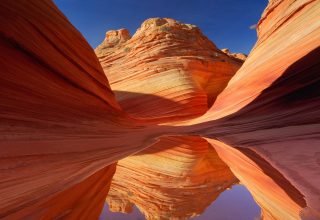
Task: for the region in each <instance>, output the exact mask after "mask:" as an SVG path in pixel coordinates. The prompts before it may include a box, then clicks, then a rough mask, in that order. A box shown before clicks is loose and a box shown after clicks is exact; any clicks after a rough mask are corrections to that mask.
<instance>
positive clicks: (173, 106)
mask: <svg viewBox="0 0 320 220" xmlns="http://www.w3.org/2000/svg"><path fill="white" fill-rule="evenodd" d="M110 36H112V37H110ZM95 52H96V54H97V56H98V58H99V60H100V62H101V65H102V67H103V69H104V71H105V73H106V75H107V77H108V79H109V81H110V85H111V87H112V90H113V91H114V92H115V95H116V97H117V100H118V101H119V104H120V106H121V107H122V108H123V109H124V110H125V111H127V112H128V113H130V114H131V115H132V116H134V117H135V118H143V119H148V120H153V121H159V122H170V121H174V120H181V119H188V118H194V117H196V116H199V115H201V114H203V113H205V112H206V111H207V110H208V107H210V106H211V105H212V103H213V102H214V100H215V99H216V97H217V95H218V94H219V93H220V92H221V91H222V90H223V89H224V87H225V86H226V85H227V83H228V81H229V80H230V78H231V77H232V76H233V75H234V74H235V72H236V71H237V70H238V69H239V67H240V66H241V64H242V62H243V61H242V60H240V59H236V58H234V57H233V56H229V55H228V54H225V53H223V52H221V51H220V50H219V49H218V48H217V47H216V46H215V45H214V44H213V43H212V42H211V41H210V40H209V39H208V38H207V37H205V36H204V35H203V34H202V33H201V31H200V29H199V28H197V27H196V26H194V25H190V24H182V23H179V22H178V21H175V20H173V19H169V18H151V19H148V20H146V21H144V22H143V23H142V25H141V27H140V28H139V29H138V30H137V32H136V33H135V34H134V35H133V37H132V38H130V37H129V33H128V31H127V30H124V29H121V30H117V31H108V32H107V34H106V38H105V40H104V41H103V42H102V43H101V45H99V46H98V47H97V48H96V50H95ZM159 106H161V107H159Z"/></svg>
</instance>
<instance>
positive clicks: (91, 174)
mask: <svg viewBox="0 0 320 220" xmlns="http://www.w3.org/2000/svg"><path fill="white" fill-rule="evenodd" d="M257 30H258V35H259V39H258V42H257V44H256V45H255V47H254V49H253V50H252V52H251V53H250V55H249V57H248V58H247V59H246V61H245V63H244V65H243V66H242V67H241V69H239V70H238V72H237V73H236V74H235V75H234V76H233V77H232V75H233V74H234V72H235V71H236V70H237V68H239V66H240V65H241V63H239V61H237V60H235V59H234V58H232V57H230V56H228V55H226V54H224V53H222V52H220V51H219V50H218V49H217V48H216V47H215V46H214V45H213V44H212V43H211V42H210V41H208V40H207V39H206V38H205V37H204V36H203V35H202V34H201V32H200V31H199V29H197V28H196V27H194V26H192V25H185V24H180V23H178V22H176V21H174V20H171V19H151V20H147V21H146V22H145V23H144V24H143V25H142V27H141V28H140V29H139V30H138V31H137V33H136V34H135V35H134V36H133V37H132V38H130V36H129V33H128V32H127V31H126V30H118V31H111V32H108V33H107V35H106V40H105V42H104V43H103V45H102V46H101V47H99V48H98V49H97V50H96V53H97V54H98V56H99V59H100V62H101V63H102V65H103V68H104V70H105V71H106V75H107V76H108V77H109V78H110V82H111V88H112V89H115V90H117V91H116V98H117V100H119V102H120V104H118V103H117V101H116V98H115V96H114V95H113V92H112V91H111V89H110V86H109V83H108V80H107V77H106V75H105V74H104V72H103V69H102V68H101V66H100V64H99V60H98V59H97V57H96V56H95V54H94V51H93V50H92V49H91V48H90V46H89V45H88V44H87V43H86V41H85V39H84V38H83V37H82V36H81V35H80V33H79V32H78V31H77V30H76V29H75V28H74V27H73V26H72V25H71V24H70V23H69V22H68V20H67V19H66V18H65V17H64V16H63V15H62V13H61V12H60V11H59V10H58V9H57V8H56V7H55V6H54V4H53V3H52V2H50V1H23V0H15V1H11V0H2V1H0V47H1V50H0V65H1V66H0V67H1V68H0V71H1V72H0V100H1V101H0V121H1V123H0V131H1V135H0V147H1V150H0V195H1V196H0V197H1V199H0V218H2V219H10V220H11V219H55V218H69V219H79V216H84V217H85V218H86V219H96V218H97V216H98V213H99V210H101V208H102V205H103V203H104V201H105V197H106V194H107V191H108V189H109V185H110V181H111V178H112V176H113V173H114V172H115V163H116V162H117V161H118V160H121V159H123V158H125V157H127V156H129V155H133V154H135V153H137V152H139V151H141V150H143V149H146V148H147V147H148V146H150V145H152V146H158V148H159V150H158V151H156V152H154V151H152V148H150V149H149V150H150V151H149V154H146V153H144V154H143V153H140V154H139V155H136V156H132V157H129V158H127V159H123V160H121V161H120V162H119V164H120V165H119V166H118V168H119V169H118V170H119V172H118V171H117V174H116V177H115V178H114V182H115V183H116V179H117V178H119V179H121V180H124V181H123V184H127V186H128V187H131V188H132V192H135V194H134V193H132V194H130V195H132V196H131V197H134V200H133V199H132V200H131V197H130V196H129V195H128V194H127V195H126V197H125V196H124V199H123V201H120V202H117V200H115V198H120V197H117V196H118V194H114V192H115V190H114V189H116V188H117V187H118V188H117V192H120V193H121V192H122V194H124V190H123V189H121V184H122V183H121V184H118V185H117V186H116V185H114V186H111V192H110V194H109V197H108V198H111V197H113V200H112V203H110V206H111V207H112V208H113V209H114V210H121V211H130V207H131V203H134V204H137V206H138V207H139V208H140V210H143V212H144V213H149V210H147V211H145V210H144V209H143V207H146V205H145V203H144V206H143V205H142V200H143V199H142V198H141V197H139V196H141V195H145V194H144V192H148V196H150V195H152V196H153V197H152V198H155V199H154V203H150V205H152V206H153V205H155V204H161V205H162V206H160V208H159V209H158V210H162V208H161V207H163V210H164V211H163V212H161V211H159V212H160V214H161V215H162V214H163V216H167V214H166V213H168V212H167V211H166V210H170V211H171V210H176V211H175V213H178V216H179V215H180V216H181V218H185V217H188V216H192V215H194V214H195V213H200V212H201V210H203V208H204V207H206V206H207V204H208V203H209V202H208V203H207V201H205V200H201V201H200V202H199V206H198V207H190V206H188V205H189V204H190V201H191V195H194V194H192V193H194V192H195V191H193V189H195V188H197V192H201V190H204V192H207V193H208V192H210V193H211V192H212V193H213V195H214V196H213V199H212V200H214V198H215V196H216V193H219V192H220V191H219V190H222V189H224V188H226V187H228V186H229V185H231V184H232V183H233V182H234V179H235V177H233V176H232V174H231V173H230V171H229V169H228V168H227V167H226V165H221V164H224V163H226V164H228V165H229V166H230V168H231V171H232V172H233V173H234V175H235V176H237V177H238V179H240V180H241V182H242V183H243V184H245V185H246V186H247V187H248V189H249V190H250V191H251V192H252V195H253V196H254V197H255V198H256V200H257V201H258V203H259V205H260V206H261V207H262V209H263V217H264V218H266V219H268V218H269V219H270V218H275V219H277V218H278V219H286V218H289V219H290V218H291V219H300V218H305V219H319V218H320V217H319V210H320V207H319V204H320V193H319V192H320V188H319V186H320V179H319V176H320V173H319V172H320V168H319V155H320V149H319V146H320V141H319V140H320V125H319V121H320V100H319V89H318V88H320V84H319V81H320V80H319V70H320V64H319V62H320V60H319V57H320V51H319V45H320V42H319V36H320V4H319V1H312V0H310V1H307V0H298V1H293V0H283V1H270V2H269V6H268V7H267V9H266V10H265V12H264V13H263V16H262V19H261V20H260V22H259V24H258V26H257ZM186 43H187V44H186ZM121 48H123V49H122V50H121ZM146 51H147V52H146ZM212 55H213V56H212ZM119 63H120V64H121V65H120V64H119ZM148 68H149V69H148ZM208 70H210V71H208ZM155 73H157V74H155ZM158 73H159V74H158ZM221 74H222V75H221ZM231 77H232V79H231V80H230V78H231ZM227 83H228V85H227ZM226 85H227V87H226ZM225 87H226V88H225ZM224 88H225V89H224ZM222 90H223V91H222ZM218 94H219V95H218ZM217 95H218V96H217ZM150 97H151V98H150ZM215 99H216V100H215ZM212 104H213V105H212ZM211 105H212V107H210V106H211ZM141 106H142V107H141ZM209 107H210V109H209V110H208V112H207V113H206V114H205V115H204V116H201V117H199V118H197V119H193V120H192V121H187V122H184V123H183V124H182V123H181V124H182V125H183V126H176V127H172V126H158V125H157V124H156V123H155V124H154V125H150V123H151V122H166V123H168V122H171V121H176V120H180V119H188V118H192V117H195V116H198V115H200V114H202V113H204V112H205V111H206V110H207V109H208V108H209ZM122 108H123V109H124V110H126V111H128V113H129V114H131V116H134V117H135V118H139V119H147V120H145V121H143V120H139V121H138V120H134V119H132V117H130V116H128V114H127V113H126V112H124V111H122ZM147 123H148V126H147V125H146V124H147ZM166 135H199V136H204V137H206V138H214V139H218V140H220V141H221V142H224V143H225V144H226V145H227V146H230V147H229V148H228V149H230V151H229V150H228V151H226V150H225V148H226V147H221V146H224V145H221V144H216V145H217V146H218V147H215V149H217V152H218V153H219V155H220V158H221V159H222V160H223V161H224V162H221V160H215V159H212V160H213V161H215V162H208V161H212V160H211V159H210V158H211V156H210V155H213V154H214V155H215V156H213V157H214V158H216V153H215V151H213V150H210V148H208V146H207V145H206V146H207V148H204V149H206V150H204V149H202V148H201V146H202V147H204V145H203V143H204V142H203V141H202V140H197V141H196V142H197V144H194V143H192V142H195V141H191V140H189V139H188V141H187V142H188V144H181V143H180V144H179V143H178V144H177V143H175V144H173V143H172V138H169V137H167V136H166ZM160 136H161V138H160V139H159V137H160ZM156 141H158V142H157V144H155V142H156ZM184 141H185V140H184ZM162 143H164V144H162ZM210 143H212V142H211V141H210ZM154 144H155V145H154ZM182 145H183V147H182ZM185 145H186V146H189V148H188V147H186V146H185ZM212 145H213V146H214V143H212ZM199 147H200V149H199ZM168 148H170V149H168ZM235 148H244V149H242V150H238V149H235ZM175 149H178V150H175ZM186 149H187V150H186ZM248 149H249V150H250V151H248ZM235 150H237V151H235ZM146 151H148V150H146ZM202 151H203V152H205V154H204V155H202V156H201V153H200V152H202ZM142 152H144V151H142ZM168 152H170V154H167V153H168ZM213 152H214V153H213ZM248 152H249V154H248ZM252 152H254V153H252ZM181 155H182V156H181ZM230 155H231V156H230ZM207 156H210V158H207ZM139 158H142V159H139ZM161 158H162V159H161ZM163 158H165V161H166V162H167V163H166V164H167V165H168V167H164V168H165V169H160V168H161V167H162V168H163V166H162V165H163V163H160V162H161V161H162V160H164V159H163ZM200 158H202V159H200ZM170 159H172V160H170ZM132 161H134V163H133V162H132ZM145 161H146V162H148V163H145ZM169 161H170V163H169ZM201 161H202V162H201ZM238 162H239V163H238ZM241 162H243V163H241ZM215 163H216V164H215ZM157 164H158V167H160V168H157V166H153V165H157ZM203 164H210V165H203ZM211 165H212V166H211ZM266 165H268V166H267V167H268V169H265V167H266ZM128 167H129V168H130V169H129V168H128ZM137 167H138V168H139V169H141V170H143V171H144V172H140V171H139V172H138V171H137ZM215 167H220V168H221V167H225V168H224V169H222V168H221V170H222V171H221V170H219V171H217V170H216V168H215ZM121 170H125V171H126V172H128V173H132V174H134V175H135V176H134V177H139V178H140V177H141V178H146V180H148V181H145V182H143V183H147V185H146V187H145V191H142V189H140V188H137V187H136V186H132V185H130V184H131V182H130V181H129V180H127V179H125V178H124V174H123V173H124V171H123V172H121ZM227 170H228V171H227ZM149 171H152V172H149ZM270 171H272V172H271V173H270ZM203 172H208V173H206V175H204V173H203ZM150 173H152V174H155V173H161V174H162V175H160V176H157V175H152V174H151V175H150ZM226 173H229V174H228V175H229V177H230V178H229V177H228V175H227V174H226ZM264 174H266V175H264ZM144 175H145V176H144ZM148 175H150V176H148ZM211 175H213V176H214V178H213V176H211ZM216 175H217V176H216ZM117 176H118V177H117ZM168 176H170V178H175V179H176V180H177V181H181V185H182V186H185V188H181V191H180V192H181V194H180V193H179V196H176V195H177V194H174V193H171V192H172V189H173V187H175V191H176V190H180V188H177V187H176V185H175V186H172V184H171V182H170V178H168ZM277 176H278V177H277ZM216 177H217V180H221V182H222V183H221V182H219V181H218V182H219V183H218V182H214V181H213V180H216ZM153 178H155V180H158V181H155V180H153ZM206 178H209V179H210V180H212V182H211V183H212V185H211V186H212V187H210V188H207V185H210V184H211V183H208V182H206ZM132 179H133V178H132ZM260 179H261V182H259V181H257V180H260ZM138 180H139V179H138V178H136V179H133V180H132V181H136V183H137V184H136V185H138V186H141V185H142V181H140V182H139V181H138ZM279 180H281V181H279ZM209 182H210V181H209ZM138 183H139V184H140V185H139V184H138ZM148 183H153V185H148ZM162 183H164V187H163V189H165V190H163V191H160V190H159V189H160V185H161V184H162ZM182 183H183V184H185V185H183V184H182ZM189 183H190V184H191V185H187V184H189ZM283 183H285V184H283ZM170 184H171V185H170ZM199 185H200V186H203V188H200V189H199V187H197V186H199ZM153 186H157V187H158V188H152V187H153ZM188 186H191V189H190V188H188ZM218 186H220V187H221V186H222V188H218ZM134 187H136V188H134ZM133 189H134V190H133ZM149 189H150V190H151V189H152V191H148V190H149ZM184 189H185V191H184ZM121 190H122V191H121ZM210 190H213V191H210ZM149 192H150V193H149ZM153 192H156V194H152V193H153ZM162 192H163V193H162ZM169 192H170V193H171V195H169ZM200 195H201V193H200ZM188 196H189V197H188ZM193 197H194V196H193ZM193 197H192V198H193ZM147 198H150V197H147ZM156 198H160V199H158V200H156ZM172 198H174V199H173V200H172ZM184 199H186V200H184ZM119 200H121V198H120V199H119ZM162 200H166V201H176V200H177V201H178V204H180V205H181V206H182V205H183V207H185V210H190V211H188V212H187V214H182V212H180V211H179V209H178V208H177V207H176V206H175V205H174V204H175V203H173V205H171V206H168V205H164V204H163V203H162V202H161V201H162ZM108 201H109V202H110V201H111V200H108ZM202 202H203V204H200V203H202ZM117 203H119V204H120V203H121V204H120V205H119V206H117ZM166 204H167V203H166ZM171 204H172V203H171ZM197 204H198V203H197ZM200 205H201V206H200ZM117 207H118V208H117ZM153 210H155V209H153ZM150 213H151V214H150V215H149V216H148V214H146V215H147V216H148V217H149V218H152V216H159V215H157V214H155V213H153V212H152V209H151V212H150Z"/></svg>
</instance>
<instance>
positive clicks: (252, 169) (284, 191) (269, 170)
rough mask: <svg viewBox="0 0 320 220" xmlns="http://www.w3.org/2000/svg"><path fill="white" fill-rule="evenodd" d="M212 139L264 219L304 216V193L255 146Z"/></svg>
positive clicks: (213, 144) (275, 219) (214, 145)
mask: <svg viewBox="0 0 320 220" xmlns="http://www.w3.org/2000/svg"><path fill="white" fill-rule="evenodd" d="M208 141H209V142H210V143H211V144H212V146H213V147H214V148H215V149H216V150H217V152H218V154H219V156H220V157H221V159H222V160H223V161H224V162H225V163H226V164H227V165H228V166H229V167H230V169H231V170H232V172H233V173H234V175H235V176H236V177H237V178H239V180H240V182H241V184H243V185H245V186H246V187H247V189H248V190H249V191H250V193H251V194H252V196H253V197H254V199H255V201H256V202H257V204H258V205H259V206H260V207H261V211H262V213H261V215H262V216H261V219H263V220H269V219H270V220H271V219H272V220H277V219H300V217H301V216H300V214H301V212H302V210H303V208H304V207H306V201H305V199H304V196H303V194H301V192H300V191H299V190H297V189H296V188H295V187H294V186H293V185H292V184H291V183H290V182H289V181H288V180H287V179H286V178H285V177H284V176H283V175H282V174H281V173H280V172H279V171H277V170H276V169H275V168H273V167H272V166H271V165H270V164H269V163H268V162H266V161H265V160H264V159H263V158H262V157H260V156H259V155H258V154H256V153H255V151H253V150H251V149H247V148H244V149H236V148H234V147H231V146H228V145H226V144H223V143H221V142H219V141H215V140H208Z"/></svg>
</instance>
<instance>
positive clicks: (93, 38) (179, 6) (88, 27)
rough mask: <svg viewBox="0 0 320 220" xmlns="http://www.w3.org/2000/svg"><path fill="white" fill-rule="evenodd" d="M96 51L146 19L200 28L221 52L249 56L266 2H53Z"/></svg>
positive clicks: (220, 0) (154, 0) (253, 0)
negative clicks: (113, 34) (115, 33)
mask: <svg viewBox="0 0 320 220" xmlns="http://www.w3.org/2000/svg"><path fill="white" fill-rule="evenodd" d="M54 2H55V3H56V5H57V6H58V7H59V9H60V10H61V11H62V12H63V13H64V14H65V15H66V16H67V17H68V19H69V20H70V21H71V23H72V24H73V25H74V26H75V27H76V28H77V29H78V30H79V31H80V32H81V33H82V34H83V36H84V37H85V38H86V39H87V41H88V42H89V43H90V45H91V46H92V47H93V48H95V47H96V46H98V45H99V44H100V43H101V42H102V40H103V39H104V37H105V32H106V31H107V30H112V29H120V28H127V29H129V31H130V33H131V34H132V35H133V34H134V32H135V31H136V29H137V28H138V27H139V26H140V25H141V23H142V22H143V21H144V20H146V19H147V18H152V17H169V18H173V19H176V20H178V21H181V22H183V23H189V24H194V25H197V26H198V27H199V28H200V29H201V30H202V32H203V33H204V34H205V35H206V36H207V37H209V38H210V39H211V40H212V41H213V42H214V43H215V44H216V45H217V46H218V47H219V48H229V49H230V50H231V51H232V52H243V53H247V54H248V53H249V52H250V50H251V48H252V47H253V45H254V43H255V41H256V38H257V37H256V36H257V35H256V31H255V30H251V29H250V28H249V27H250V26H251V25H253V24H256V23H257V22H258V20H259V18H260V16H261V13H262V11H263V9H264V8H265V7H266V5H267V0H241V1H239V0H54Z"/></svg>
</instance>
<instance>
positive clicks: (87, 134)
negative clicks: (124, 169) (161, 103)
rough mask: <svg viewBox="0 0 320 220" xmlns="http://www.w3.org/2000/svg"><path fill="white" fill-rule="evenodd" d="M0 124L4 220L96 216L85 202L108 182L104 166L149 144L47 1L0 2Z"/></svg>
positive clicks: (0, 187) (78, 38)
mask: <svg viewBox="0 0 320 220" xmlns="http://www.w3.org/2000/svg"><path fill="white" fill-rule="evenodd" d="M0 121H1V123H0V133H1V135H0V148H1V150H0V167H1V171H0V195H1V196H0V197H1V199H0V218H7V219H17V218H19V219H26V218H29V217H30V218H40V217H41V218H42V217H43V218H44V219H52V218H51V217H58V216H60V215H63V216H65V215H68V216H75V215H78V214H80V213H81V215H82V214H83V215H84V216H87V217H88V219H90V218H89V217H90V216H92V217H94V216H97V213H98V212H99V210H98V209H96V207H95V209H94V210H93V211H92V212H90V213H87V211H88V210H87V207H85V205H88V207H91V205H90V204H91V203H90V204H86V202H88V200H91V199H86V198H88V197H90V198H92V195H93V194H95V193H97V192H99V191H101V184H104V185H106V184H107V183H108V181H110V179H111V175H112V172H111V171H112V167H109V168H107V166H108V165H110V164H112V163H114V162H115V161H117V160H118V159H120V158H122V157H124V156H126V155H129V154H132V153H133V152H135V151H138V150H139V149H141V148H143V147H145V146H147V145H148V141H149V140H150V141H152V137H153V136H152V135H150V134H149V132H152V131H150V129H148V130H144V129H143V127H142V126H141V125H137V123H135V122H133V121H132V120H131V119H130V118H128V117H127V116H126V114H125V113H123V112H121V111H120V110H119V107H118V104H117V103H116V101H115V98H114V95H113V93H112V91H111V90H110V87H109V84H108V80H107V78H106V76H105V75H104V73H103V71H102V68H101V66H100V64H99V62H98V59H97V57H96V56H95V54H94V51H93V50H92V49H91V48H90V46H89V45H88V43H87V42H86V41H85V39H84V38H83V37H82V36H81V34H80V33H79V32H78V31H77V30H76V29H75V28H74V27H73V26H72V25H71V24H70V23H69V21H68V20H67V19H66V18H65V17H64V15H63V14H62V13H61V12H60V11H59V10H58V9H57V8H56V7H55V5H54V4H53V3H52V2H50V1H23V0H17V1H9V0H5V1H1V2H0ZM141 130H144V131H141ZM151 130H152V129H151ZM129 131H130V132H129ZM141 132H142V133H143V134H144V135H142V134H140V133H141ZM138 133H139V134H138ZM145 136H148V138H149V139H145V138H144V137H145ZM125 139H126V140H128V142H127V143H125V142H123V140H125ZM129 142H130V143H129ZM101 170H102V171H101ZM103 170H104V171H103ZM96 172H98V173H96ZM107 172H108V173H109V175H108V176H106V175H105V174H106V173H107ZM91 178H93V180H92V181H91ZM82 181H83V183H81V182H82ZM80 183H81V185H79V184H80ZM84 189H90V190H92V191H88V192H87V193H88V194H86V195H85V194H84V192H83V190H84ZM64 191H65V192H70V194H72V197H74V198H78V199H76V200H77V201H73V200H72V198H69V199H66V198H65V197H64V196H59V195H61V193H62V192H64ZM84 195H85V196H86V198H83V196H84ZM102 195H104V196H105V195H106V190H102ZM80 197H81V198H80ZM96 199H97V200H94V201H92V202H93V203H94V204H96V202H97V201H98V200H99V201H100V202H101V200H100V199H101V198H100V197H97V198H96ZM53 201H54V203H57V204H54V203H53ZM78 202H79V204H78ZM90 202H91V201H90ZM80 203H81V204H80ZM48 204H51V205H52V206H51V205H48ZM73 207H74V209H73ZM97 207H100V208H101V207H102V206H101V205H99V206H97ZM70 218H71V217H70Z"/></svg>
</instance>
